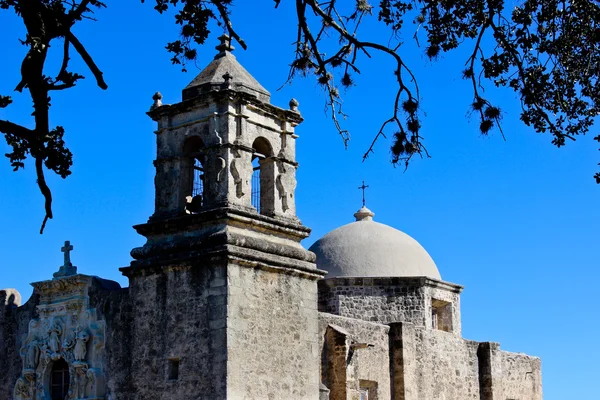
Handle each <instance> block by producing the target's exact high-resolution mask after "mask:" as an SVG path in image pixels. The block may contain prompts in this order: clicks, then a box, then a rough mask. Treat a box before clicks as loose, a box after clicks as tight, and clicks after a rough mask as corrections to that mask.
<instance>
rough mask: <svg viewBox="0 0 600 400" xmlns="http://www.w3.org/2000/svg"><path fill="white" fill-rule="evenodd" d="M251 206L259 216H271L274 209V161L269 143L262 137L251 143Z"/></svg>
mask: <svg viewBox="0 0 600 400" xmlns="http://www.w3.org/2000/svg"><path fill="white" fill-rule="evenodd" d="M252 150H253V153H252V180H251V185H252V186H251V189H252V190H251V192H250V193H251V204H252V206H253V207H254V208H256V210H257V211H258V212H259V214H264V215H272V214H273V213H274V208H275V186H274V185H275V161H274V159H273V149H272V147H271V144H270V143H269V141H268V140H267V139H265V138H263V137H259V138H257V139H256V140H255V141H254V143H252Z"/></svg>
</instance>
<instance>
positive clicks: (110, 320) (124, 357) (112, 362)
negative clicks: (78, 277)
mask: <svg viewBox="0 0 600 400" xmlns="http://www.w3.org/2000/svg"><path fill="white" fill-rule="evenodd" d="M89 297H90V304H92V305H94V307H95V308H96V313H97V316H98V318H99V319H102V320H104V321H105V322H106V332H105V340H106V343H105V347H104V356H103V360H104V363H103V364H104V374H105V376H104V378H105V382H106V387H107V395H108V396H110V397H108V398H109V399H119V398H124V397H126V398H130V397H129V396H132V395H133V393H135V391H134V389H133V386H132V385H131V375H132V373H133V371H134V366H133V365H132V364H131V360H132V354H133V347H132V345H131V344H132V329H131V328H132V326H131V324H132V321H133V318H134V312H133V304H132V302H131V298H130V297H129V288H123V289H119V290H103V289H102V286H101V285H98V284H96V285H94V286H93V287H92V288H91V289H90V291H89Z"/></svg>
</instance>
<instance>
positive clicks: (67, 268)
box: [53, 240, 77, 279]
mask: <svg viewBox="0 0 600 400" xmlns="http://www.w3.org/2000/svg"><path fill="white" fill-rule="evenodd" d="M71 250H73V245H71V242H70V241H68V240H66V241H65V245H64V246H63V247H61V248H60V251H62V252H63V253H64V263H63V265H62V266H61V267H60V269H59V270H58V272H55V273H54V275H53V276H54V278H55V279H57V278H62V277H65V276H71V275H75V274H77V267H75V266H74V265H73V264H72V263H71Z"/></svg>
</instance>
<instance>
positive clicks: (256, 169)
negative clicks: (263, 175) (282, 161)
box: [252, 153, 264, 214]
mask: <svg viewBox="0 0 600 400" xmlns="http://www.w3.org/2000/svg"><path fill="white" fill-rule="evenodd" d="M261 156H262V154H260V155H259V154H258V153H254V154H253V155H252V206H253V207H254V208H256V211H258V213H259V214H260V159H261ZM262 158H263V159H264V157H262Z"/></svg>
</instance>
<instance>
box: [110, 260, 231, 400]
mask: <svg viewBox="0 0 600 400" xmlns="http://www.w3.org/2000/svg"><path fill="white" fill-rule="evenodd" d="M225 271H226V267H225V266H224V265H219V264H209V263H208V261H207V263H206V264H199V265H193V266H189V265H188V266H179V267H169V266H166V267H164V268H163V269H162V271H161V272H159V273H151V272H149V273H148V274H145V271H144V270H143V269H141V271H139V274H140V275H137V274H136V271H135V270H129V271H127V273H128V274H129V275H130V293H131V299H132V305H133V311H134V313H133V319H132V326H131V328H130V329H131V341H130V344H129V345H130V346H131V347H132V350H131V360H130V363H131V374H130V375H129V376H128V377H127V378H128V379H129V380H130V384H131V388H132V390H133V393H132V394H131V395H130V396H127V397H126V398H127V399H128V400H129V399H131V400H142V399H143V400H154V399H174V398H177V399H186V398H189V399H191V398H193V399H214V398H225V373H226V366H225V350H226V347H227V345H226V342H225V323H224V321H225V308H226V296H227V287H226V284H227V280H226V272H225ZM132 275H133V276H132ZM144 275H145V276H144ZM111 389H112V390H114V393H115V398H117V399H120V398H123V396H122V395H121V393H119V392H118V391H119V389H120V388H119V387H116V386H114V387H112V388H111Z"/></svg>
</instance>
